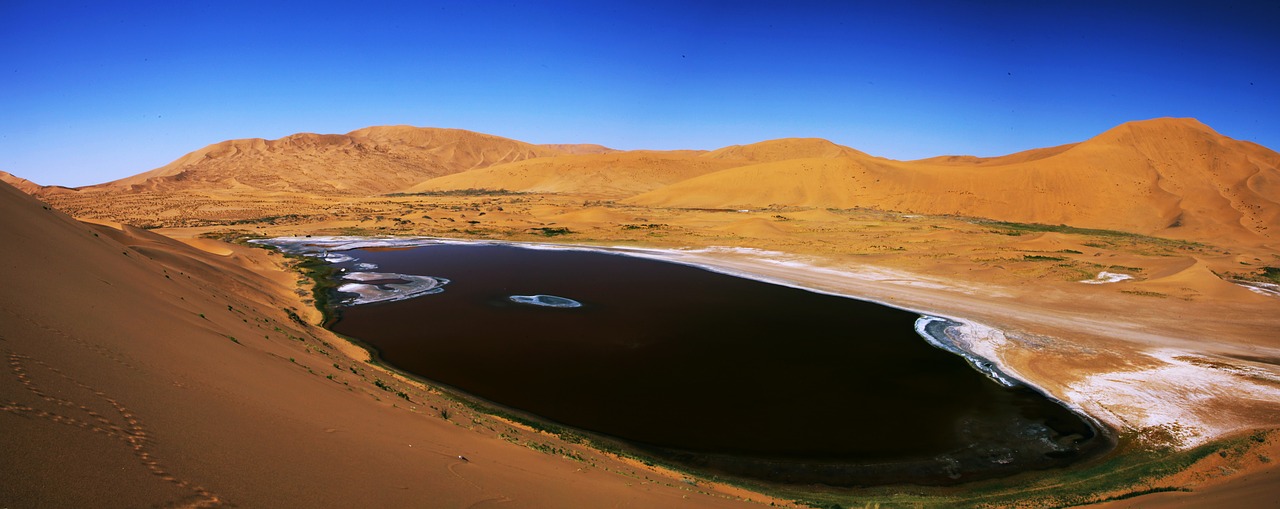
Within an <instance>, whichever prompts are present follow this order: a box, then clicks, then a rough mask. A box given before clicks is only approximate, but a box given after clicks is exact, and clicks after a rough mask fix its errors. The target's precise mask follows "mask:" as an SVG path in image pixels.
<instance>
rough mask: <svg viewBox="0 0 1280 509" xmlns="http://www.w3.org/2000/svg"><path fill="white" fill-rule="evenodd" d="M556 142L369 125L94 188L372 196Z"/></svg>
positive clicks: (248, 144)
mask: <svg viewBox="0 0 1280 509" xmlns="http://www.w3.org/2000/svg"><path fill="white" fill-rule="evenodd" d="M558 153H559V152H557V151H556V150H554V149H550V148H546V147H540V146H537V145H530V144H528V143H524V142H519V141H515V140H509V139H506V138H500V137H497V136H491V135H487V134H480V133H473V132H470V131H463V130H458V129H433V128H418V127H409V126H383V127H368V128H364V129H359V130H356V131H352V132H350V133H347V134H310V133H303V134H295V135H291V136H286V137H284V138H280V139H278V140H263V139H244V140H231V141H224V142H222V143H217V144H214V145H210V146H208V147H205V148H202V149H200V150H197V151H195V152H192V153H190V154H187V155H185V156H183V157H181V158H179V159H177V160H175V161H174V162H172V163H169V164H167V165H165V166H163V167H160V168H157V169H155V170H152V171H149V172H146V173H142V174H139V175H135V176H132V177H128V178H124V179H120V180H116V181H113V182H108V183H106V184H100V185H98V186H91V187H89V188H87V190H90V191H116V192H118V191H133V192H136V191H142V190H162V191H167V192H172V191H178V190H184V189H242V190H260V191H286V192H304V193H317V194H353V195H369V194H379V193H386V192H391V191H396V190H399V189H402V188H404V187H407V186H410V185H413V184H416V183H418V182H421V181H423V180H426V179H429V178H432V177H437V176H440V175H447V174H451V173H456V172H459V171H465V170H470V169H475V168H483V167H486V166H490V165H494V164H499V163H504V162H511V161H518V160H522V159H528V158H532V157H542V156H547V155H553V154H558Z"/></svg>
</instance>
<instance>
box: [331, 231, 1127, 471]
mask: <svg viewBox="0 0 1280 509" xmlns="http://www.w3.org/2000/svg"><path fill="white" fill-rule="evenodd" d="M330 259H331V260H334V261H336V262H338V263H336V265H337V266H338V267H340V268H343V269H345V270H346V271H347V273H348V278H347V280H345V281H344V283H346V284H347V285H354V286H348V287H344V288H346V289H348V290H351V291H353V292H355V293H350V294H343V297H345V298H347V299H351V300H354V299H363V300H361V301H360V302H369V303H362V304H354V305H349V306H346V307H343V308H342V309H341V310H340V318H339V319H338V320H337V321H336V322H335V323H333V324H332V325H331V328H332V329H333V330H334V331H336V332H338V333H341V334H344V335H346V336H349V337H353V338H357V339H359V340H360V341H361V342H363V343H366V344H367V345H369V346H371V347H372V348H374V349H376V352H377V355H378V356H379V358H380V359H381V360H382V361H383V362H385V363H387V364H389V365H392V366H394V367H396V368H397V369H400V370H402V371H405V372H408V373H412V374H415V375H418V376H420V377H422V378H425V379H428V380H432V381H436V382H439V383H442V384H446V385H448V386H451V387H453V388H455V389H457V390H460V391H463V392H465V393H467V394H470V395H473V396H476V397H479V398H482V399H485V400H488V401H490V402H493V403H496V404H498V405H501V406H505V407H509V408H512V409H516V410H519V411H521V412H525V413H528V414H532V415H535V416H538V417H539V418H541V419H544V420H549V421H553V422H555V423H560V424H563V425H567V426H570V427H573V428H577V429H580V430H584V431H586V432H589V434H592V435H596V436H599V437H602V438H606V439H609V440H612V441H615V442H617V443H618V444H620V445H621V446H622V447H625V448H628V449H631V450H633V451H636V452H640V453H643V454H647V455H651V456H654V457H657V458H660V459H664V460H667V461H671V462H675V463H678V464H681V465H685V466H687V467H692V468H696V469H702V470H706V471H709V472H712V473H719V474H728V475H734V476H742V477H747V478H752V479H757V480H762V481H766V482H772V483H784V484H786V483H790V484H826V485H832V486H862V485H875V484H885V483H899V482H913V483H921V484H953V483H957V482H964V481H970V480H976V479H982V478H989V477H996V476H1002V475H1008V474H1012V473H1016V472H1022V471H1026V470H1029V469H1046V468H1055V467H1061V466H1065V465H1067V464H1070V463H1072V462H1075V461H1079V460H1080V459H1083V458H1086V457H1092V456H1094V455H1096V454H1099V453H1101V452H1103V451H1105V450H1106V449H1108V448H1109V442H1108V440H1107V439H1106V438H1105V437H1104V436H1102V435H1101V434H1099V433H1098V431H1097V430H1096V429H1095V428H1094V427H1093V426H1092V425H1091V424H1090V423H1089V422H1087V421H1086V420H1084V419H1082V418H1081V417H1079V416H1077V415H1076V414H1074V413H1072V412H1070V411H1069V410H1067V409H1066V408H1064V407H1063V406H1062V405H1061V404H1059V403H1057V402H1055V401H1053V400H1051V399H1049V398H1046V397H1044V396H1043V395H1041V394H1040V393H1038V392H1037V391H1035V390H1032V389H1030V388H1028V387H1025V386H1014V387H1007V386H1004V385H1001V384H999V383H996V382H995V381H994V380H993V379H992V378H990V377H988V376H986V375H984V374H983V373H982V372H980V371H978V370H976V369H974V367H972V366H971V365H970V364H969V363H968V362H967V361H966V360H965V359H964V358H962V357H960V356H958V355H955V354H953V353H950V352H947V351H944V350H942V349H939V348H936V347H934V346H931V345H930V344H929V343H928V342H926V341H924V340H923V339H922V338H921V336H920V335H919V334H918V333H917V332H916V328H915V324H916V322H917V320H918V319H920V318H921V317H920V315H919V314H917V313H913V312H909V311H904V310H900V309H895V308H891V307H887V306H884V305H880V304H876V303H872V302H866V301H861V300H856V299H851V298H845V297H839V296H832V295H826V294H820V293H815V292H811V291H806V290H802V289H796V288H790V287H785V286H779V285H774V284H768V283H763V282H759V281H755V280H750V279H744V278H739V277H734V276H730V275H725V274H720V273H716V272H711V271H708V270H705V269H701V268H697V267H691V266H686V265H679V264H674V263H668V262H663V261H657V260H651V259H643V258H637V257H630V256H622V255H618V254H609V253H604V252H594V251H576V250H563V249H554V250H553V249H527V248H522V247H517V246H513V245H495V244H441V245H429V246H423V247H414V248H410V249H393V250H387V249H379V248H371V249H356V250H348V251H342V256H340V257H333V256H330ZM353 273H354V274H356V275H354V276H351V275H350V274H353ZM415 278H416V279H415ZM395 285H400V286H398V287H397V286H395ZM370 295H374V296H378V295H382V296H384V297H386V296H388V295H391V296H394V295H401V296H404V295H414V297H412V298H404V299H402V300H395V297H390V298H380V299H381V300H378V299H374V300H373V301H372V302H371V301H370V297H369V296H370ZM935 325H937V327H934V328H935V329H942V328H945V327H944V326H945V325H946V323H945V322H939V323H935Z"/></svg>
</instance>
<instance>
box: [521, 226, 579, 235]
mask: <svg viewBox="0 0 1280 509" xmlns="http://www.w3.org/2000/svg"><path fill="white" fill-rule="evenodd" d="M529 229H530V230H532V231H535V232H538V233H541V234H542V236H544V237H558V236H560V235H572V234H574V233H577V232H575V231H573V230H570V229H568V228H547V227H542V228H529Z"/></svg>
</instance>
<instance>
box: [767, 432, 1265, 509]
mask: <svg viewBox="0 0 1280 509" xmlns="http://www.w3.org/2000/svg"><path fill="white" fill-rule="evenodd" d="M1265 436H1266V434H1265V433H1259V434H1255V435H1254V436H1251V437H1243V438H1235V439H1229V440H1224V441H1220V442H1214V443H1210V444H1206V445H1202V446H1200V447H1196V448H1194V449H1190V450H1185V451H1177V450H1174V449H1173V448H1172V447H1168V446H1156V445H1150V442H1149V441H1148V440H1146V438H1144V437H1145V435H1143V434H1139V433H1127V434H1125V435H1124V436H1121V437H1120V443H1121V445H1120V447H1118V448H1117V450H1116V451H1113V452H1112V453H1111V454H1109V455H1108V456H1106V457H1104V458H1102V459H1099V460H1095V461H1092V462H1089V463H1087V464H1084V465H1080V466H1076V467H1069V468H1067V469H1062V470H1056V471H1053V472H1045V473H1043V474H1035V475H1032V476H1027V475H1018V476H1013V477H1008V478H1002V479H991V480H987V481H978V482H975V483H971V484H968V485H967V487H966V489H965V490H964V491H959V492H958V491H956V490H954V489H948V488H944V487H920V486H886V487H879V488H868V489H864V490H858V493H857V494H837V493H814V492H805V491H802V490H792V489H790V488H780V489H770V488H762V487H752V486H745V487H747V488H753V489H757V490H761V491H763V492H765V493H767V494H769V495H772V496H775V497H780V498H789V499H793V500H797V501H799V502H800V503H802V504H805V505H809V506H811V507H836V506H839V507H877V506H880V507H939V508H942V507H946V508H970V507H972V508H977V507H1074V506H1080V505H1087V504H1095V503H1098V502H1103V501H1107V500H1124V499H1128V498H1133V497H1138V496H1142V495H1146V494H1150V493H1159V492H1164V491H1184V490H1185V489H1184V488H1177V487H1169V486H1158V485H1156V484H1157V483H1158V482H1159V481H1160V480H1161V479H1163V478H1165V477H1167V476H1169V475H1172V474H1175V473H1178V472H1181V471H1183V470H1186V469H1187V468H1188V467H1190V466H1191V465H1193V464H1194V463H1196V462H1197V461H1200V460H1201V459H1203V458H1205V457H1207V456H1209V455H1211V454H1218V455H1221V456H1223V457H1228V456H1232V457H1241V456H1243V455H1244V454H1246V453H1247V452H1248V451H1249V450H1250V449H1251V447H1253V445H1254V444H1255V443H1259V440H1260V439H1261V440H1265Z"/></svg>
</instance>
